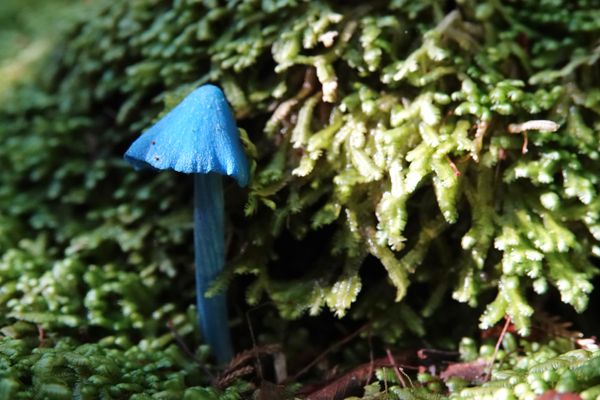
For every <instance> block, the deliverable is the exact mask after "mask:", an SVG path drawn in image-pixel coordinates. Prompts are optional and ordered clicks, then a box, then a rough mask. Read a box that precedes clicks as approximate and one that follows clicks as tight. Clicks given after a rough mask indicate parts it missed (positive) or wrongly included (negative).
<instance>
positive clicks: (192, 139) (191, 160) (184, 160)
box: [125, 85, 249, 186]
mask: <svg viewBox="0 0 600 400" xmlns="http://www.w3.org/2000/svg"><path fill="white" fill-rule="evenodd" d="M125 160H127V161H128V162H129V163H130V164H131V165H133V167H134V168H135V169H142V168H154V169H172V170H175V171H178V172H183V173H186V174H208V173H211V172H212V173H218V174H221V175H227V176H231V177H233V178H235V180H236V181H237V182H238V184H239V185H240V186H246V185H247V184H248V178H249V167H248V159H247V158H246V155H245V154H244V150H243V148H242V145H241V143H240V138H239V134H238V129H237V126H236V124H235V119H234V117H233V114H232V112H231V109H230V108H229V104H228V103H227V99H226V98H225V95H224V94H223V92H222V91H221V89H219V88H218V87H216V86H213V85H204V86H201V87H199V88H198V89H196V90H194V91H193V92H192V93H190V94H189V95H188V96H187V97H186V98H185V99H183V101H182V102H181V103H179V104H178V105H177V106H176V107H175V108H173V109H172V110H171V111H169V113H168V114H167V115H165V116H164V117H163V118H161V119H160V121H158V122H157V123H156V124H154V125H153V126H152V127H150V129H148V130H147V131H146V132H144V133H143V134H142V135H141V136H140V137H139V138H138V139H137V140H136V141H135V142H133V143H132V144H131V146H130V147H129V149H128V150H127V152H126V153H125Z"/></svg>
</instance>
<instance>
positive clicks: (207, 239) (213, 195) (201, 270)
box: [194, 173, 233, 363]
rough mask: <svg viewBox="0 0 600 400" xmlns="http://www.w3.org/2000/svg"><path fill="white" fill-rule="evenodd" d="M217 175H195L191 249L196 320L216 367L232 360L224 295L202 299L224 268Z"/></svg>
mask: <svg viewBox="0 0 600 400" xmlns="http://www.w3.org/2000/svg"><path fill="white" fill-rule="evenodd" d="M221 179H222V178H221V176H220V175H217V174H212V173H211V174H194V249H195V261H196V296H197V301H198V320H199V322H200V329H201V331H202V334H203V335H204V338H205V340H206V343H207V344H208V345H209V346H210V347H211V349H212V351H213V354H214V355H215V357H216V358H217V361H218V362H219V363H226V362H228V361H229V360H230V359H231V357H232V356H233V348H232V345H231V335H230V332H229V325H228V314H227V299H226V296H225V293H220V294H218V295H215V296H213V297H210V298H207V297H205V296H204V294H205V292H206V290H207V289H208V288H209V287H210V286H211V285H212V283H213V282H214V280H215V279H216V278H217V276H218V275H219V274H220V273H221V271H222V270H223V267H224V265H225V249H224V240H225V239H224V235H225V233H224V230H225V226H224V225H225V219H224V218H225V217H224V210H223V208H224V205H223V183H222V181H221Z"/></svg>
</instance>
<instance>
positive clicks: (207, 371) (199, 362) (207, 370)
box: [167, 319, 215, 382]
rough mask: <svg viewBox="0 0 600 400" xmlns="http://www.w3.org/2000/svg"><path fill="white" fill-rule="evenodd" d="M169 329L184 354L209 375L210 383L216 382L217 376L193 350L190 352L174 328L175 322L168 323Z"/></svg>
mask: <svg viewBox="0 0 600 400" xmlns="http://www.w3.org/2000/svg"><path fill="white" fill-rule="evenodd" d="M167 328H168V329H169V332H171V335H173V339H175V341H176V342H177V345H178V346H179V347H180V348H181V350H182V351H183V353H184V354H185V355H187V356H188V357H189V358H190V359H192V360H194V361H195V362H196V364H198V366H199V367H200V368H202V370H203V371H204V373H205V374H207V375H208V377H209V378H210V381H211V382H214V380H215V376H214V375H213V374H212V373H211V372H210V370H209V369H208V368H207V367H206V365H205V364H204V363H203V362H202V361H201V360H199V359H198V358H197V357H196V355H195V354H194V353H193V352H192V350H190V348H189V347H188V345H187V343H185V340H183V338H182V337H181V335H180V334H179V333H178V332H177V331H176V330H175V327H174V326H173V321H172V320H170V319H169V320H168V321H167Z"/></svg>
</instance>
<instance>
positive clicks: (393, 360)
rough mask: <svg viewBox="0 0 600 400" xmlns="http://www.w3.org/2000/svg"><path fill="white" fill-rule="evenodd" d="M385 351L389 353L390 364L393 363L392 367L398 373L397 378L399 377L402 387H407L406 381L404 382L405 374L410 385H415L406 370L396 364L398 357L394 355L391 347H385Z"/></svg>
mask: <svg viewBox="0 0 600 400" xmlns="http://www.w3.org/2000/svg"><path fill="white" fill-rule="evenodd" d="M385 353H386V354H387V357H388V360H389V361H390V364H392V367H393V368H394V373H395V374H396V378H398V380H399V381H400V384H401V385H402V387H403V388H406V382H404V379H403V378H402V375H404V376H405V377H406V378H407V379H408V382H409V383H410V386H411V387H413V384H412V381H411V380H410V377H409V376H408V375H407V374H406V372H404V369H403V368H402V367H400V366H398V365H397V364H396V359H395V358H394V356H393V355H392V352H391V351H390V349H385Z"/></svg>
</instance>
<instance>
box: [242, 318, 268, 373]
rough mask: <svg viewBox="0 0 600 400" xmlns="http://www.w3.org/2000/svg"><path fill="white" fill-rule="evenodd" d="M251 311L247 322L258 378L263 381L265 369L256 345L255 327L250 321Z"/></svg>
mask: <svg viewBox="0 0 600 400" xmlns="http://www.w3.org/2000/svg"><path fill="white" fill-rule="evenodd" d="M250 311H252V310H248V311H247V312H246V323H247V324H248V330H249V331H250V339H251V340H252V350H253V351H254V357H255V362H256V374H257V375H258V379H260V381H261V382H262V381H263V380H264V379H263V371H262V366H261V365H260V357H259V354H258V348H257V346H256V336H254V329H253V328H252V321H250Z"/></svg>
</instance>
